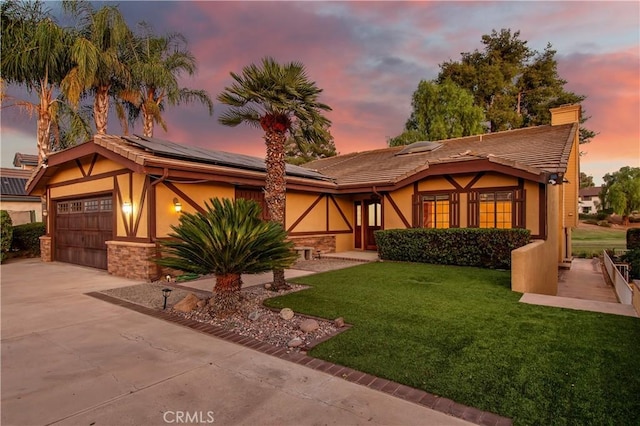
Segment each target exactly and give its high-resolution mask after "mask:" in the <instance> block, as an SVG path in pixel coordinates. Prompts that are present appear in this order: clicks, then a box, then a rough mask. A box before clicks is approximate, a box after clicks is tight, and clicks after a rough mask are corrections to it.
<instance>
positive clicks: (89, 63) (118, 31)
mask: <svg viewBox="0 0 640 426" xmlns="http://www.w3.org/2000/svg"><path fill="white" fill-rule="evenodd" d="M63 6H64V9H65V10H66V11H67V12H68V13H70V14H72V15H73V16H74V17H75V18H76V19H77V20H78V24H79V26H78V29H77V30H76V31H75V34H74V35H75V37H74V41H73V46H72V48H71V58H72V59H73V61H74V63H75V66H74V68H73V69H72V70H71V72H70V73H69V76H68V77H67V78H66V79H65V84H64V85H63V86H62V90H63V92H64V93H65V95H66V97H67V99H68V100H69V102H70V103H71V104H72V105H73V106H76V107H77V106H78V103H79V101H80V97H81V96H82V95H83V94H84V93H85V91H90V92H92V94H93V95H94V102H93V118H94V122H95V127H96V133H99V134H105V133H106V132H107V122H108V115H109V97H110V95H112V93H110V91H111V88H112V87H113V86H114V85H118V84H121V85H126V84H127V83H128V82H129V80H130V75H129V70H128V67H127V66H126V64H125V63H124V58H123V56H122V54H123V51H124V49H125V47H126V45H127V43H128V42H130V41H131V39H132V37H133V35H132V33H131V30H130V29H129V27H128V26H127V23H126V22H125V19H124V17H123V16H122V14H121V13H120V11H119V10H118V8H117V7H115V6H103V7H102V8H101V9H100V10H98V11H96V10H94V9H93V6H92V5H91V3H89V2H86V1H64V2H63Z"/></svg>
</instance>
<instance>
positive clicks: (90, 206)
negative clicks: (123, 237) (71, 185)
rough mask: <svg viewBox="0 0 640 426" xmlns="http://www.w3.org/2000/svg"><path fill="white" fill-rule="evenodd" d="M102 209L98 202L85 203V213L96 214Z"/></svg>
mask: <svg viewBox="0 0 640 426" xmlns="http://www.w3.org/2000/svg"><path fill="white" fill-rule="evenodd" d="M99 208H100V204H99V202H98V200H87V201H85V202H84V211H85V212H95V211H98V209H99Z"/></svg>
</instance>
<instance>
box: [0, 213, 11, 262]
mask: <svg viewBox="0 0 640 426" xmlns="http://www.w3.org/2000/svg"><path fill="white" fill-rule="evenodd" d="M11 225H12V222H11V216H9V212H7V211H6V210H0V239H1V240H2V241H1V246H0V262H2V260H3V259H4V257H5V253H7V252H8V251H9V250H10V249H11V241H12V239H13V227H12V226H11Z"/></svg>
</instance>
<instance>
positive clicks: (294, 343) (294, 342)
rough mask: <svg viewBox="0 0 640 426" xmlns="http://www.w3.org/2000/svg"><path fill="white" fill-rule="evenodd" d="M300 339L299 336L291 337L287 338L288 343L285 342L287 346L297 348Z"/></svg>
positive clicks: (300, 341) (300, 342) (299, 344)
mask: <svg viewBox="0 0 640 426" xmlns="http://www.w3.org/2000/svg"><path fill="white" fill-rule="evenodd" d="M302 343H303V341H302V339H301V338H299V337H294V338H293V339H291V340H289V343H287V346H289V347H290V348H297V347H298V346H302Z"/></svg>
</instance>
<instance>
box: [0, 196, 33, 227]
mask: <svg viewBox="0 0 640 426" xmlns="http://www.w3.org/2000/svg"><path fill="white" fill-rule="evenodd" d="M0 210H6V211H7V212H8V213H9V216H11V222H12V224H13V226H15V225H22V224H25V223H31V212H32V211H33V212H34V215H35V218H34V219H35V220H34V221H35V222H42V203H41V202H40V201H4V200H0Z"/></svg>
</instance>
